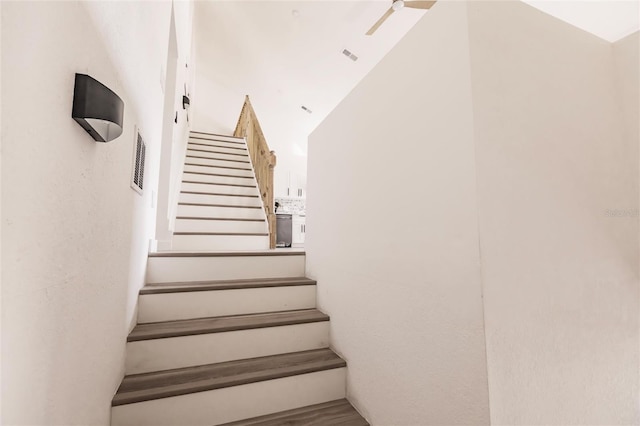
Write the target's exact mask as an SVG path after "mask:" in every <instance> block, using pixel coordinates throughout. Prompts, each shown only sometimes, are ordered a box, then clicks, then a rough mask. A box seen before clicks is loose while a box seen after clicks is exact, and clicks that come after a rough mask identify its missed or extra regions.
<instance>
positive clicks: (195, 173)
mask: <svg viewBox="0 0 640 426" xmlns="http://www.w3.org/2000/svg"><path fill="white" fill-rule="evenodd" d="M184 165H185V166H199V167H215V166H207V165H202V164H189V163H185V164H184ZM183 173H184V174H187V173H188V174H192V175H206V176H221V177H231V178H237V179H253V176H236V175H223V174H220V173H206V172H192V171H190V170H185V171H184V172H183Z"/></svg>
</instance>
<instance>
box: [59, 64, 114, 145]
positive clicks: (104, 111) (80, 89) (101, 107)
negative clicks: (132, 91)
mask: <svg viewBox="0 0 640 426" xmlns="http://www.w3.org/2000/svg"><path fill="white" fill-rule="evenodd" d="M71 117H72V118H73V119H74V120H76V121H77V122H78V124H79V125H80V126H82V128H83V129H85V130H86V131H87V133H89V134H90V135H91V137H92V138H93V139H95V140H96V141H98V142H109V141H112V140H114V139H116V138H117V137H118V136H120V135H121V134H122V119H123V117H124V102H122V99H120V98H119V97H118V95H116V94H115V93H113V91H112V90H111V89H109V88H108V87H107V86H105V85H104V84H102V83H100V82H99V81H98V80H96V79H94V78H91V77H89V76H88V75H86V74H76V82H75V88H74V90H73V109H72V111H71Z"/></svg>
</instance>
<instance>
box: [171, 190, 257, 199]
mask: <svg viewBox="0 0 640 426" xmlns="http://www.w3.org/2000/svg"><path fill="white" fill-rule="evenodd" d="M180 193H181V194H191V195H213V196H216V197H246V198H260V196H259V195H246V194H223V193H221V192H201V191H180Z"/></svg>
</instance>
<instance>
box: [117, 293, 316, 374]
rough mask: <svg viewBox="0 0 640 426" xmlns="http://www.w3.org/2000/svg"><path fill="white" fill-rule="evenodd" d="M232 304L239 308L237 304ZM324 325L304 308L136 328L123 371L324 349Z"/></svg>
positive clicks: (141, 370)
mask: <svg viewBox="0 0 640 426" xmlns="http://www.w3.org/2000/svg"><path fill="white" fill-rule="evenodd" d="M193 294H194V293H181V294H180V293H179V294H177V295H178V296H180V295H193ZM172 296H176V295H172ZM235 302H236V303H242V301H241V300H240V299H236V301H235ZM328 321H329V317H328V316H326V315H325V314H323V313H322V312H320V311H317V310H316V309H305V310H297V311H284V312H272V313H261V314H255V313H252V314H248V315H230V316H224V317H213V318H198V319H187V320H173V321H164V322H157V323H149V324H138V325H137V326H136V327H135V328H134V329H133V331H132V332H131V334H130V335H129V338H128V339H127V357H126V363H125V372H126V373H127V374H139V373H148V372H152V371H162V370H169V369H175V368H183V367H191V366H196V365H205V364H211V363H219V362H226V361H233V360H238V359H248V358H255V357H260V356H269V355H276V354H282V353H291V352H298V351H306V350H312V349H320V348H327V347H328V346H329V322H328Z"/></svg>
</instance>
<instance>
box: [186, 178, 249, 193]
mask: <svg viewBox="0 0 640 426" xmlns="http://www.w3.org/2000/svg"><path fill="white" fill-rule="evenodd" d="M185 180H190V179H185ZM180 188H181V190H182V191H196V192H214V193H220V194H237V195H260V193H259V192H258V189H257V188H255V187H252V188H247V187H244V186H227V185H215V184H214V185H209V184H206V183H184V182H183V183H182V186H181V187H180Z"/></svg>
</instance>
